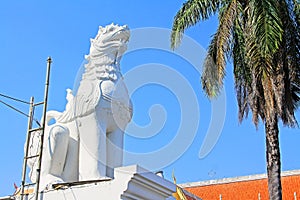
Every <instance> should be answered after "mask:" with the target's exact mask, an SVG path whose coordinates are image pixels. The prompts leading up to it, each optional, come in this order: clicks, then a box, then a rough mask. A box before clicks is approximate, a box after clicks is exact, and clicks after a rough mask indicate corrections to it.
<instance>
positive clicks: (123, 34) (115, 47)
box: [90, 23, 130, 57]
mask: <svg viewBox="0 0 300 200" xmlns="http://www.w3.org/2000/svg"><path fill="white" fill-rule="evenodd" d="M129 36H130V32H129V29H128V27H127V26H126V25H124V26H119V25H114V24H113V23H112V24H110V25H107V26H105V27H102V26H100V27H99V30H98V33H97V35H96V37H95V39H91V47H90V56H91V57H94V56H99V55H101V54H105V53H110V54H112V53H113V54H115V55H116V56H117V57H120V56H122V55H123V53H124V52H125V51H126V49H127V42H128V40H129Z"/></svg>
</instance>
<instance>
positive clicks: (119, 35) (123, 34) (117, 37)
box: [107, 27, 130, 43]
mask: <svg viewBox="0 0 300 200" xmlns="http://www.w3.org/2000/svg"><path fill="white" fill-rule="evenodd" d="M129 36H130V32H129V29H128V28H127V27H122V28H121V29H120V30H118V31H117V32H115V33H114V34H113V35H112V36H111V37H110V38H108V39H107V41H118V42H122V43H126V42H128V40H129Z"/></svg>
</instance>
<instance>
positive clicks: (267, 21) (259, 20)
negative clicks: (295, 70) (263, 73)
mask: <svg viewBox="0 0 300 200" xmlns="http://www.w3.org/2000/svg"><path fill="white" fill-rule="evenodd" d="M251 3H253V4H252V8H253V15H252V16H253V23H252V25H254V34H255V39H256V41H257V42H256V43H257V44H259V51H260V54H261V56H262V57H263V58H264V59H265V61H266V62H267V63H266V64H268V66H267V67H271V60H272V57H273V54H274V53H275V52H276V51H277V50H278V48H279V46H280V42H281V40H282V35H283V29H282V23H281V20H280V12H279V6H278V0H264V1H262V0H252V2H251Z"/></svg>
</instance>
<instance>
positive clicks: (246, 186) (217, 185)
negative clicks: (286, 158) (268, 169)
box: [181, 171, 300, 200]
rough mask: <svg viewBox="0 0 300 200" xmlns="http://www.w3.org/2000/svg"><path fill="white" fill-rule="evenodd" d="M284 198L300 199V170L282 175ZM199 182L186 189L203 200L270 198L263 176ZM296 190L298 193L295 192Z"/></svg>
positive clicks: (287, 199) (189, 185)
mask: <svg viewBox="0 0 300 200" xmlns="http://www.w3.org/2000/svg"><path fill="white" fill-rule="evenodd" d="M281 180H282V193H283V199H286V200H289V199H294V194H296V195H297V197H298V198H299V199H300V171H297V173H296V174H295V173H292V174H290V175H286V176H282V179H281ZM210 183H211V184H209V182H199V183H198V185H197V183H196V184H183V185H182V186H181V187H183V188H184V189H185V190H187V191H189V192H190V193H192V194H195V195H196V196H198V197H200V198H201V199H203V200H218V199H220V195H222V200H227V199H228V200H240V199H247V200H252V199H253V200H258V199H259V196H260V199H261V200H264V199H266V200H267V199H268V186H267V178H265V177H264V178H263V177H262V176H260V178H259V175H256V176H249V177H247V178H245V177H243V178H236V179H235V178H232V179H224V180H219V181H210ZM295 192H296V193H295Z"/></svg>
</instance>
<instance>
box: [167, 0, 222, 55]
mask: <svg viewBox="0 0 300 200" xmlns="http://www.w3.org/2000/svg"><path fill="white" fill-rule="evenodd" d="M220 2H221V0H211V1H210V0H188V1H187V2H186V3H184V4H183V6H182V7H181V8H180V10H179V11H178V12H177V14H176V16H175V17H174V22H173V27H172V33H171V48H173V49H174V48H176V47H177V45H178V44H180V41H181V38H182V35H183V33H184V31H185V29H187V28H188V27H190V26H193V25H195V24H196V23H197V22H199V21H200V20H205V19H207V18H209V17H210V16H212V15H213V14H215V12H216V11H217V10H218V8H219V5H220Z"/></svg>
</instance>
